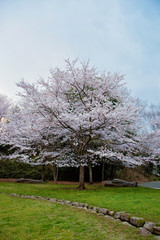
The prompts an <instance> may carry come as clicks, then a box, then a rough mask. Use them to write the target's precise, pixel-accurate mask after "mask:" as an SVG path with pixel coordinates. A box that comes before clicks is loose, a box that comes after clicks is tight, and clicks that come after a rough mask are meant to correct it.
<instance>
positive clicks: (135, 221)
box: [9, 193, 160, 235]
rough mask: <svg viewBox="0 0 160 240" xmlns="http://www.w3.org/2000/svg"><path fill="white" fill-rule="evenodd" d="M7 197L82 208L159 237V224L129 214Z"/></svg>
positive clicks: (82, 205) (82, 204)
mask: <svg viewBox="0 0 160 240" xmlns="http://www.w3.org/2000/svg"><path fill="white" fill-rule="evenodd" d="M9 195H10V196H14V197H21V198H29V199H40V200H47V201H50V202H57V203H61V204H63V205H69V206H73V207H77V208H82V209H85V210H88V211H91V212H94V213H97V214H98V215H99V216H104V217H105V218H109V219H111V220H116V221H117V222H122V224H123V225H126V226H130V227H134V228H138V231H139V233H140V234H141V235H151V234H156V235H160V224H156V223H154V222H145V221H144V219H143V218H138V217H133V216H131V215H130V213H126V212H114V211H111V210H109V209H107V208H99V207H92V206H89V205H88V204H85V203H79V202H71V201H68V200H64V199H62V200H59V199H57V198H49V197H42V196H29V195H22V194H16V193H11V194H9Z"/></svg>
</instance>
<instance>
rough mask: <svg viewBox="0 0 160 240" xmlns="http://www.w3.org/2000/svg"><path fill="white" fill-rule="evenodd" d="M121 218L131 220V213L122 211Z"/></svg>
mask: <svg viewBox="0 0 160 240" xmlns="http://www.w3.org/2000/svg"><path fill="white" fill-rule="evenodd" d="M120 219H121V220H122V221H126V222H129V220H130V214H129V213H122V214H121V216H120Z"/></svg>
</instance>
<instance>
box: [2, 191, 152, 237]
mask: <svg viewBox="0 0 160 240" xmlns="http://www.w3.org/2000/svg"><path fill="white" fill-rule="evenodd" d="M0 206H1V208H0V239H3V240H35V239H36V240H40V239H41V240H50V239H54V240H56V239H57V240H58V239H62V240H71V239H74V240H82V239H84V240H92V239H94V240H102V239H103V240H105V239H110V240H117V239H118V240H128V239H130V240H147V239H148V240H149V239H154V237H153V236H143V237H142V236H140V235H139V234H138V233H137V229H132V228H130V227H126V226H123V225H122V224H121V223H117V222H112V221H111V220H110V221H109V220H108V219H106V218H104V217H102V216H97V215H96V214H94V213H90V212H85V211H84V210H80V209H76V208H73V207H70V206H64V205H61V204H58V203H51V202H47V201H41V200H30V199H22V198H15V197H11V196H7V195H4V194H1V195H0Z"/></svg>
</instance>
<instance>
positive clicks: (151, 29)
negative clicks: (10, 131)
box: [0, 0, 160, 103]
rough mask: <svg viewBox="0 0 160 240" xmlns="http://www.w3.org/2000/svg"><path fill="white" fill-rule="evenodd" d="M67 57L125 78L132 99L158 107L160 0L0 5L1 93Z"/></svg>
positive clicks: (17, 0) (3, 0)
mask: <svg viewBox="0 0 160 240" xmlns="http://www.w3.org/2000/svg"><path fill="white" fill-rule="evenodd" d="M66 58H70V59H75V58H79V59H80V60H82V61H83V60H87V59H90V63H91V64H92V65H95V66H96V67H97V68H98V69H99V70H104V69H105V70H107V71H108V70H109V71H113V72H119V73H123V74H125V75H126V77H125V79H126V82H127V86H128V88H129V89H131V91H132V94H133V95H136V96H138V97H140V98H142V100H145V101H147V102H148V103H156V102H160V0H14V1H13V0H0V93H4V94H7V95H8V96H10V97H11V98H14V96H15V93H16V90H17V87H16V84H15V83H16V82H17V81H20V80H21V79H22V78H24V79H25V80H26V81H29V82H34V81H36V80H38V78H39V77H40V76H42V77H45V76H47V75H48V73H49V68H51V67H56V66H59V67H63V66H64V60H65V59H66Z"/></svg>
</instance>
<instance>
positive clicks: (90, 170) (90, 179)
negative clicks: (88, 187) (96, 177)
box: [88, 164, 93, 184]
mask: <svg viewBox="0 0 160 240" xmlns="http://www.w3.org/2000/svg"><path fill="white" fill-rule="evenodd" d="M88 169H89V184H93V174H92V166H91V164H89V166H88Z"/></svg>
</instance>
